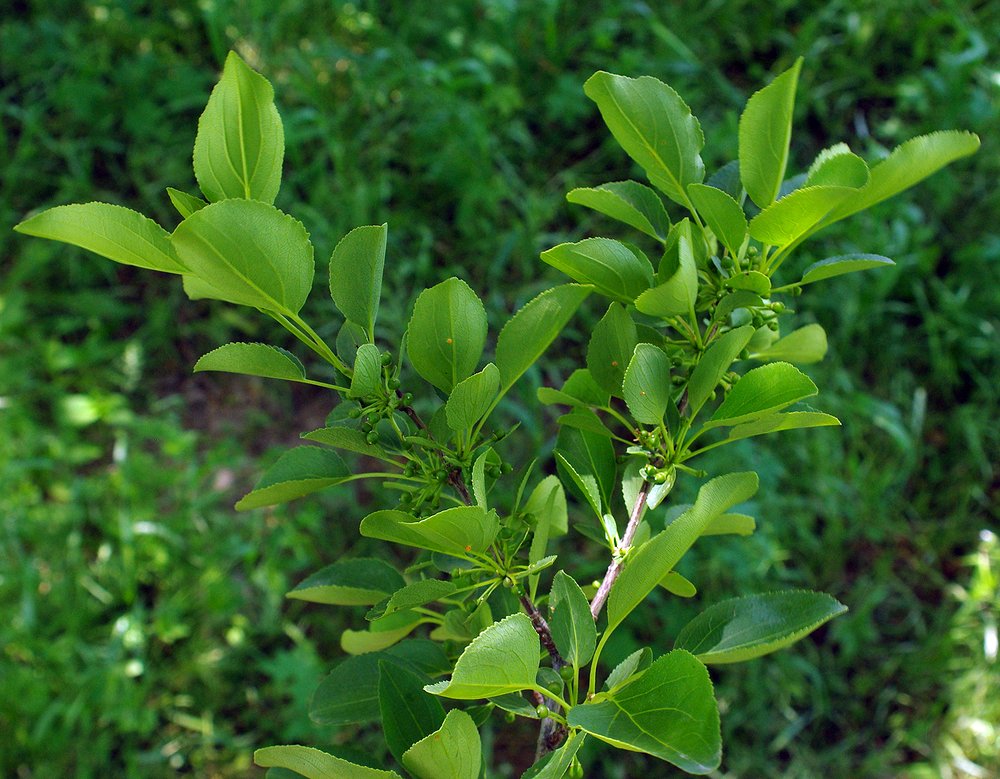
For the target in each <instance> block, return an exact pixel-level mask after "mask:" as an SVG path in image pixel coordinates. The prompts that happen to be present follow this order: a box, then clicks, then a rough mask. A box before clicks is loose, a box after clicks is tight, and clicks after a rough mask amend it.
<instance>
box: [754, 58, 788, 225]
mask: <svg viewBox="0 0 1000 779" xmlns="http://www.w3.org/2000/svg"><path fill="white" fill-rule="evenodd" d="M801 68H802V59H801V58H799V59H797V60H796V61H795V64H794V65H793V66H792V67H791V68H789V69H788V70H786V71H785V72H784V73H782V74H781V75H779V76H777V77H776V78H775V79H774V80H773V81H772V82H771V83H770V84H768V85H767V86H766V87H764V88H763V89H761V90H760V91H758V92H755V93H754V94H753V95H752V96H751V97H750V99H749V100H748V101H747V105H746V108H744V109H743V115H742V116H740V126H739V158H740V179H741V180H742V182H743V188H744V189H746V191H747V194H748V195H749V196H750V199H751V200H752V201H753V202H754V203H756V204H757V207H758V208H762V209H763V208H767V207H768V206H769V205H771V203H773V202H774V199H775V198H776V197H777V196H778V190H779V189H781V182H782V181H784V179H785V167H786V166H787V165H788V145H789V141H790V140H791V137H792V109H793V108H794V106H795V89H796V87H797V86H798V81H799V71H800V70H801ZM752 234H753V233H751V235H752Z"/></svg>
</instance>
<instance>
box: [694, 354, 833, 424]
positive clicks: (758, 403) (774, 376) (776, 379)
mask: <svg viewBox="0 0 1000 779" xmlns="http://www.w3.org/2000/svg"><path fill="white" fill-rule="evenodd" d="M817 392H818V390H817V389H816V385H815V384H813V382H812V379H810V378H809V377H808V376H806V375H805V374H804V373H803V372H802V371H800V370H799V369H798V368H796V367H795V366H793V365H789V364H788V363H787V362H772V363H768V364H767V365H762V366H760V367H759V368H754V369H753V370H751V371H747V372H746V373H745V374H743V376H741V377H740V379H739V381H737V382H736V384H734V385H733V388H732V389H731V390H730V391H729V395H727V396H726V399H725V400H724V401H722V405H721V406H719V407H718V408H717V409H716V410H715V413H714V414H712V418H711V419H709V421H708V422H706V423H705V428H706V429H707V428H710V427H719V426H723V425H738V424H740V423H742V422H750V421H751V420H754V419H757V418H758V417H762V416H765V415H767V414H773V413H774V412H776V411H781V409H783V408H785V407H786V406H790V405H792V404H793V403H796V402H798V401H800V400H802V399H803V398H808V397H811V396H812V395H815V394H816V393H817Z"/></svg>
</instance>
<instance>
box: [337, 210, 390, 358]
mask: <svg viewBox="0 0 1000 779" xmlns="http://www.w3.org/2000/svg"><path fill="white" fill-rule="evenodd" d="M387 237H388V228H387V226H386V225H384V224H383V225H366V226H364V227H356V228H354V229H353V230H351V232H349V233H348V234H347V235H345V236H344V237H343V238H342V239H341V241H340V243H338V244H337V247H336V248H335V249H334V250H333V254H332V255H331V256H330V297H332V298H333V302H334V303H336V304H337V308H339V309H340V312H341V313H342V314H343V315H344V317H346V319H347V321H348V322H353V323H354V324H356V325H358V326H359V327H361V328H363V329H364V331H365V333H367V335H368V339H369V340H370V341H374V340H375V318H376V316H377V315H378V304H379V300H380V299H381V297H382V270H383V268H384V267H385V244H386V239H387Z"/></svg>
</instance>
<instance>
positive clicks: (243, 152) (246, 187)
mask: <svg viewBox="0 0 1000 779" xmlns="http://www.w3.org/2000/svg"><path fill="white" fill-rule="evenodd" d="M242 88H243V79H242V78H241V77H240V76H237V77H236V121H237V129H238V131H239V138H240V162H241V163H242V167H243V194H245V195H246V198H247V200H249V199H250V174H249V172H248V171H247V149H246V138H245V137H244V135H243V89H242ZM250 93H251V95H252V94H253V89H251V90H250Z"/></svg>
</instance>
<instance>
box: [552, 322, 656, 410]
mask: <svg viewBox="0 0 1000 779" xmlns="http://www.w3.org/2000/svg"><path fill="white" fill-rule="evenodd" d="M638 342H639V335H638V333H637V331H636V327H635V322H634V321H633V319H632V317H631V316H629V313H628V312H627V311H626V310H625V307H624V306H623V305H622V304H621V303H612V304H611V305H610V306H609V307H608V311H607V313H606V314H605V315H604V316H603V317H601V320H600V321H599V322H598V323H597V324H596V325H594V330H593V332H592V333H591V335H590V343H589V344H588V345H587V370H588V371H590V376H591V377H592V378H593V380H594V381H595V382H596V383H597V384H598V386H599V387H600V388H601V389H603V390H604V391H605V392H608V393H611V394H612V395H614V396H616V397H621V394H622V380H623V379H624V378H625V369H626V368H627V367H628V363H629V360H631V359H632V353H633V352H634V351H635V347H636V344H637V343H638ZM564 392H565V390H564Z"/></svg>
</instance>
